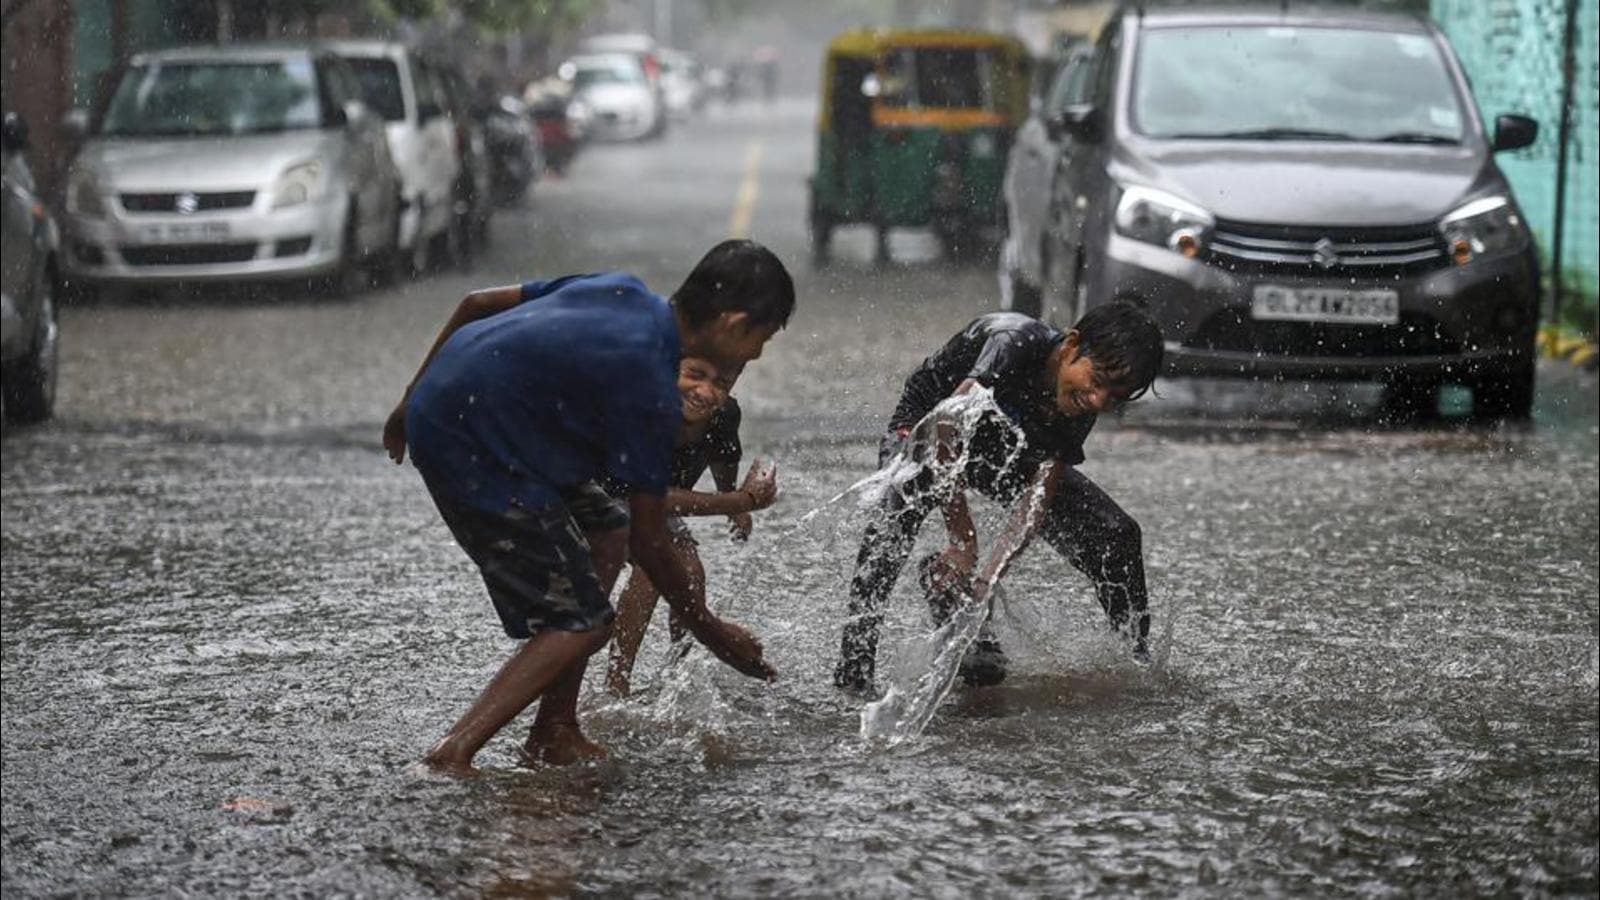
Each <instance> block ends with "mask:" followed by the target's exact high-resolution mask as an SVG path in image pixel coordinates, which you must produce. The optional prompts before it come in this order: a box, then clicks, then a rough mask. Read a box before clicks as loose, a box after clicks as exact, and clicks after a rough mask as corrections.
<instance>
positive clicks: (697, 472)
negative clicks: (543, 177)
mask: <svg viewBox="0 0 1600 900" xmlns="http://www.w3.org/2000/svg"><path fill="white" fill-rule="evenodd" d="M738 373H739V370H738V369H736V368H732V367H727V366H724V367H718V366H717V365H716V364H715V363H713V362H711V361H710V360H705V359H697V358H693V357H690V358H687V359H685V360H684V361H683V364H682V365H680V366H679V367H678V389H679V390H680V391H681V392H682V394H683V430H682V431H681V432H680V434H679V442H678V448H677V450H675V451H673V454H672V486H671V487H670V488H669V489H668V490H667V512H668V513H669V516H670V517H669V518H668V520H667V527H668V530H670V531H671V532H672V548H673V551H674V552H675V553H677V554H678V558H679V560H681V561H682V562H683V565H684V568H685V569H687V570H688V572H689V576H690V577H691V578H692V579H694V580H695V581H696V582H697V583H699V584H701V585H704V583H705V567H704V566H703V565H701V563H700V551H699V547H698V545H697V544H696V542H695V539H694V535H693V533H692V532H690V531H689V526H688V525H686V524H685V523H684V521H683V519H682V518H681V517H682V516H717V515H725V516H727V517H728V518H729V520H730V526H731V531H732V534H733V536H734V538H735V539H737V540H744V539H745V538H748V537H749V535H750V529H751V527H752V523H751V518H750V514H751V513H752V512H755V511H756V510H760V509H765V508H766V507H767V506H769V505H771V503H772V501H773V500H774V499H776V497H777V495H778V487H777V480H776V475H775V473H774V472H773V471H772V470H770V469H768V468H766V467H763V466H762V465H761V464H760V463H757V464H756V465H754V466H752V467H751V468H750V472H749V473H748V474H747V475H746V476H745V479H744V483H743V484H741V485H739V486H738V487H737V488H735V487H734V481H735V479H736V478H738V475H739V461H740V459H741V458H742V457H743V455H744V448H743V447H742V446H741V445H740V443H739V421H740V412H739V401H737V400H735V399H734V398H732V397H730V396H729V395H728V394H729V392H730V391H731V390H733V384H734V381H735V380H736V379H737V376H738ZM707 468H709V469H710V470H711V477H712V480H713V481H714V482H715V483H716V487H717V490H716V492H715V493H705V492H701V491H696V490H695V489H694V487H695V484H696V483H697V482H699V480H700V476H701V475H703V474H705V471H706V469H707ZM608 489H610V486H608ZM659 594H660V592H659V591H657V590H656V586H655V584H653V583H652V582H651V581H650V576H649V575H648V574H646V573H645V572H642V571H640V570H639V569H637V568H635V569H634V571H633V574H632V575H630V576H629V578H628V585H627V587H626V588H624V589H623V592H622V596H621V598H620V599H618V601H617V621H616V623H615V626H614V627H613V629H612V632H613V634H614V636H615V640H614V641H612V644H611V667H610V669H609V671H608V672H607V674H606V683H607V685H608V686H609V687H610V689H611V692H612V693H613V694H616V695H617V696H619V697H626V696H627V695H628V693H629V690H630V684H629V676H630V675H631V673H632V672H633V662H634V659H635V658H636V657H637V656H638V654H639V645H640V644H641V643H642V642H643V640H644V632H645V629H646V628H647V627H648V626H649V624H650V617H651V615H652V614H653V613H654V612H655V606H656V599H657V598H658V596H659ZM671 625H672V639H673V641H674V642H676V641H678V640H681V639H682V636H683V627H682V624H681V623H680V622H679V621H678V616H677V614H676V613H674V614H673V616H672V622H671Z"/></svg>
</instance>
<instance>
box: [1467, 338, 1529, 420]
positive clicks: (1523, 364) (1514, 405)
mask: <svg viewBox="0 0 1600 900" xmlns="http://www.w3.org/2000/svg"><path fill="white" fill-rule="evenodd" d="M1534 381H1535V377H1534V363H1533V357H1532V356H1531V355H1526V354H1522V355H1518V356H1517V357H1516V358H1514V359H1513V360H1512V361H1510V362H1507V363H1504V364H1502V365H1498V366H1495V367H1493V368H1492V369H1490V370H1489V371H1487V372H1485V373H1484V374H1483V375H1481V376H1479V377H1478V379H1477V380H1476V381H1475V382H1474V383H1473V385H1472V417H1473V418H1474V419H1476V420H1478V421H1481V422H1501V421H1506V422H1526V421H1527V420H1528V419H1529V418H1530V417H1531V416H1532V415H1533V388H1534Z"/></svg>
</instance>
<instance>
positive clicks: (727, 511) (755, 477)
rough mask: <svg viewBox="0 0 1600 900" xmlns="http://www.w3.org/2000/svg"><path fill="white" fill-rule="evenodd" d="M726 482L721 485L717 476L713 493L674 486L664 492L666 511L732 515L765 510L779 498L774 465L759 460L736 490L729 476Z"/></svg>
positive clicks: (689, 513)
mask: <svg viewBox="0 0 1600 900" xmlns="http://www.w3.org/2000/svg"><path fill="white" fill-rule="evenodd" d="M728 481H729V484H728V486H727V487H723V486H722V484H721V479H720V478H719V479H718V482H719V483H718V485H717V487H718V489H719V492H718V493H715V494H708V493H705V492H703V491H694V490H689V489H687V488H673V489H672V490H670V491H668V492H667V512H668V513H671V514H672V515H677V516H734V515H738V514H740V513H749V512H755V511H756V510H758V509H766V508H767V507H769V506H771V505H772V501H774V500H776V499H777V498H778V470H777V467H775V466H774V467H772V468H770V469H769V468H767V467H765V466H762V465H761V463H759V462H758V463H756V464H754V465H752V466H751V467H750V472H749V474H747V475H746V476H745V479H744V484H742V485H740V486H739V487H738V489H735V488H734V487H733V485H732V479H729V480H728Z"/></svg>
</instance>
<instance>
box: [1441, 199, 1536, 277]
mask: <svg viewBox="0 0 1600 900" xmlns="http://www.w3.org/2000/svg"><path fill="white" fill-rule="evenodd" d="M1439 233H1440V234H1441V235H1443V236H1444V242H1445V246H1446V247H1448V248H1449V250H1450V260H1451V262H1454V263H1455V264H1456V265H1458V266H1464V265H1466V264H1467V263H1470V262H1472V261H1473V260H1475V259H1477V258H1478V257H1480V256H1494V255H1496V254H1499V253H1504V252H1506V251H1509V250H1520V249H1522V246H1523V242H1524V241H1526V240H1527V231H1526V230H1525V229H1524V228H1523V225H1522V217H1521V216H1519V215H1517V210H1516V207H1514V206H1512V205H1511V200H1510V199H1509V198H1507V197H1504V196H1500V195H1496V196H1493V197H1483V198H1480V199H1478V200H1474V201H1472V202H1471V203H1468V204H1465V205H1464V206H1462V207H1460V208H1459V209H1457V210H1456V211H1455V212H1452V213H1450V214H1449V215H1447V216H1445V217H1444V218H1443V219H1440V220H1439Z"/></svg>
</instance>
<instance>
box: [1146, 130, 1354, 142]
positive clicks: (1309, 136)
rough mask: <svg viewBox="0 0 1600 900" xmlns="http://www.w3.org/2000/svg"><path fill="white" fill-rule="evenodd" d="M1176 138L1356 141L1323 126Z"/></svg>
mask: <svg viewBox="0 0 1600 900" xmlns="http://www.w3.org/2000/svg"><path fill="white" fill-rule="evenodd" d="M1171 137H1175V138H1190V139H1196V140H1207V139H1215V140H1228V141H1291V140H1309V141H1354V140H1357V138H1356V136H1355V135H1353V134H1351V133H1349V132H1347V131H1328V130H1325V129H1321V128H1244V129H1240V130H1238V131H1194V132H1187V133H1184V134H1174V135H1171Z"/></svg>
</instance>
